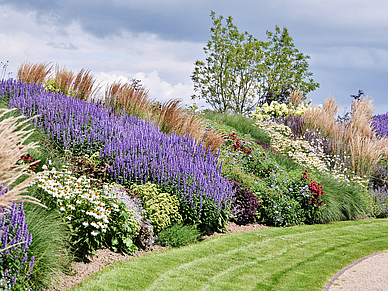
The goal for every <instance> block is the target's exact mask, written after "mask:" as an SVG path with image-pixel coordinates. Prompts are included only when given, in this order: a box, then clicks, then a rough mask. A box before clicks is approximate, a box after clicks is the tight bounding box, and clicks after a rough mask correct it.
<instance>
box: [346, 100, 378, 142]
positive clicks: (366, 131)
mask: <svg viewBox="0 0 388 291" xmlns="http://www.w3.org/2000/svg"><path fill="white" fill-rule="evenodd" d="M372 102H373V101H372V100H371V99H369V97H367V98H365V99H360V100H354V101H353V102H352V119H351V129H352V132H360V133H361V134H362V135H363V136H365V137H371V136H372V134H373V128H372V117H373V113H374V108H373V106H372Z"/></svg>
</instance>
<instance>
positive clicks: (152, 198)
mask: <svg viewBox="0 0 388 291" xmlns="http://www.w3.org/2000/svg"><path fill="white" fill-rule="evenodd" d="M131 190H133V191H134V192H135V193H136V194H137V195H138V197H139V198H140V199H141V200H142V201H143V207H144V209H145V211H146V212H147V217H148V218H149V219H150V221H151V223H152V225H153V227H154V230H155V231H156V233H159V232H160V231H162V230H164V229H165V228H167V227H169V226H171V225H172V224H173V223H174V222H175V223H179V222H181V221H182V216H181V215H180V214H179V200H178V199H177V198H176V196H173V195H170V194H169V193H162V192H161V191H160V189H159V188H158V186H157V185H155V184H151V183H146V184H144V185H136V184H133V185H132V186H131Z"/></svg>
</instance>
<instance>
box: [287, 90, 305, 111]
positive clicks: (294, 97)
mask: <svg viewBox="0 0 388 291" xmlns="http://www.w3.org/2000/svg"><path fill="white" fill-rule="evenodd" d="M304 99H305V97H304V96H303V93H302V92H300V91H299V90H295V91H293V92H291V94H290V102H291V103H292V105H293V106H295V107H296V106H297V105H298V104H300V103H301V102H302V100H304Z"/></svg>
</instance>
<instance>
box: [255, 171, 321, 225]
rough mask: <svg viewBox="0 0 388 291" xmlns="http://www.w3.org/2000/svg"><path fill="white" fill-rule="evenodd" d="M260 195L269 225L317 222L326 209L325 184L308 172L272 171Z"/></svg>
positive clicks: (265, 219) (264, 215)
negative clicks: (314, 178)
mask: <svg viewBox="0 0 388 291" xmlns="http://www.w3.org/2000/svg"><path fill="white" fill-rule="evenodd" d="M258 192H259V193H260V194H261V198H262V200H263V202H262V208H261V218H262V219H263V220H264V222H265V223H266V224H269V225H274V226H291V225H297V224H304V223H306V224H312V223H316V222H319V221H320V217H321V212H322V211H323V208H324V207H325V204H324V201H323V197H324V195H325V193H324V192H323V188H322V185H321V184H319V183H318V182H316V181H314V180H312V179H311V177H310V174H309V173H308V172H306V171H302V172H300V171H289V172H285V171H283V170H282V169H279V170H278V171H277V172H272V174H271V175H270V176H269V177H267V178H266V179H263V180H262V182H261V189H259V190H258Z"/></svg>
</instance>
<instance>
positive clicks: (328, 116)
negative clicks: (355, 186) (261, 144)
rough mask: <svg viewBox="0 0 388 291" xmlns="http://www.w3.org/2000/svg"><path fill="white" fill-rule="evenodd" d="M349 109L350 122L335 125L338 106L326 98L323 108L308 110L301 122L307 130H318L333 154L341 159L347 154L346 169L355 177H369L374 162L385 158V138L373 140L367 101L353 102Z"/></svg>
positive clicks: (370, 112) (370, 114)
mask: <svg viewBox="0 0 388 291" xmlns="http://www.w3.org/2000/svg"><path fill="white" fill-rule="evenodd" d="M351 108H352V113H351V116H352V118H351V119H350V121H348V122H336V118H335V114H336V113H337V109H338V105H337V104H336V102H335V100H334V98H333V97H331V98H330V97H329V98H327V99H326V100H325V102H324V105H323V107H319V106H316V107H310V108H308V109H307V110H306V112H305V114H304V119H305V120H306V122H307V123H306V124H307V126H308V127H310V128H312V129H314V130H315V129H318V130H319V131H320V132H321V133H322V134H323V136H324V137H327V138H329V139H330V141H331V148H332V151H333V154H336V155H341V156H344V155H345V153H346V152H348V153H349V152H350V156H351V164H350V165H349V167H350V168H351V169H352V170H353V171H354V173H355V174H356V175H359V176H363V175H370V174H371V173H372V172H373V169H374V167H375V166H376V165H377V163H378V162H379V161H380V160H381V159H382V158H384V156H387V153H388V139H386V138H380V137H376V133H375V131H374V126H373V124H372V120H373V119H372V117H373V112H374V108H373V106H372V100H371V99H369V98H368V97H367V98H365V99H361V100H354V101H353V102H352V107H351Z"/></svg>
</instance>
